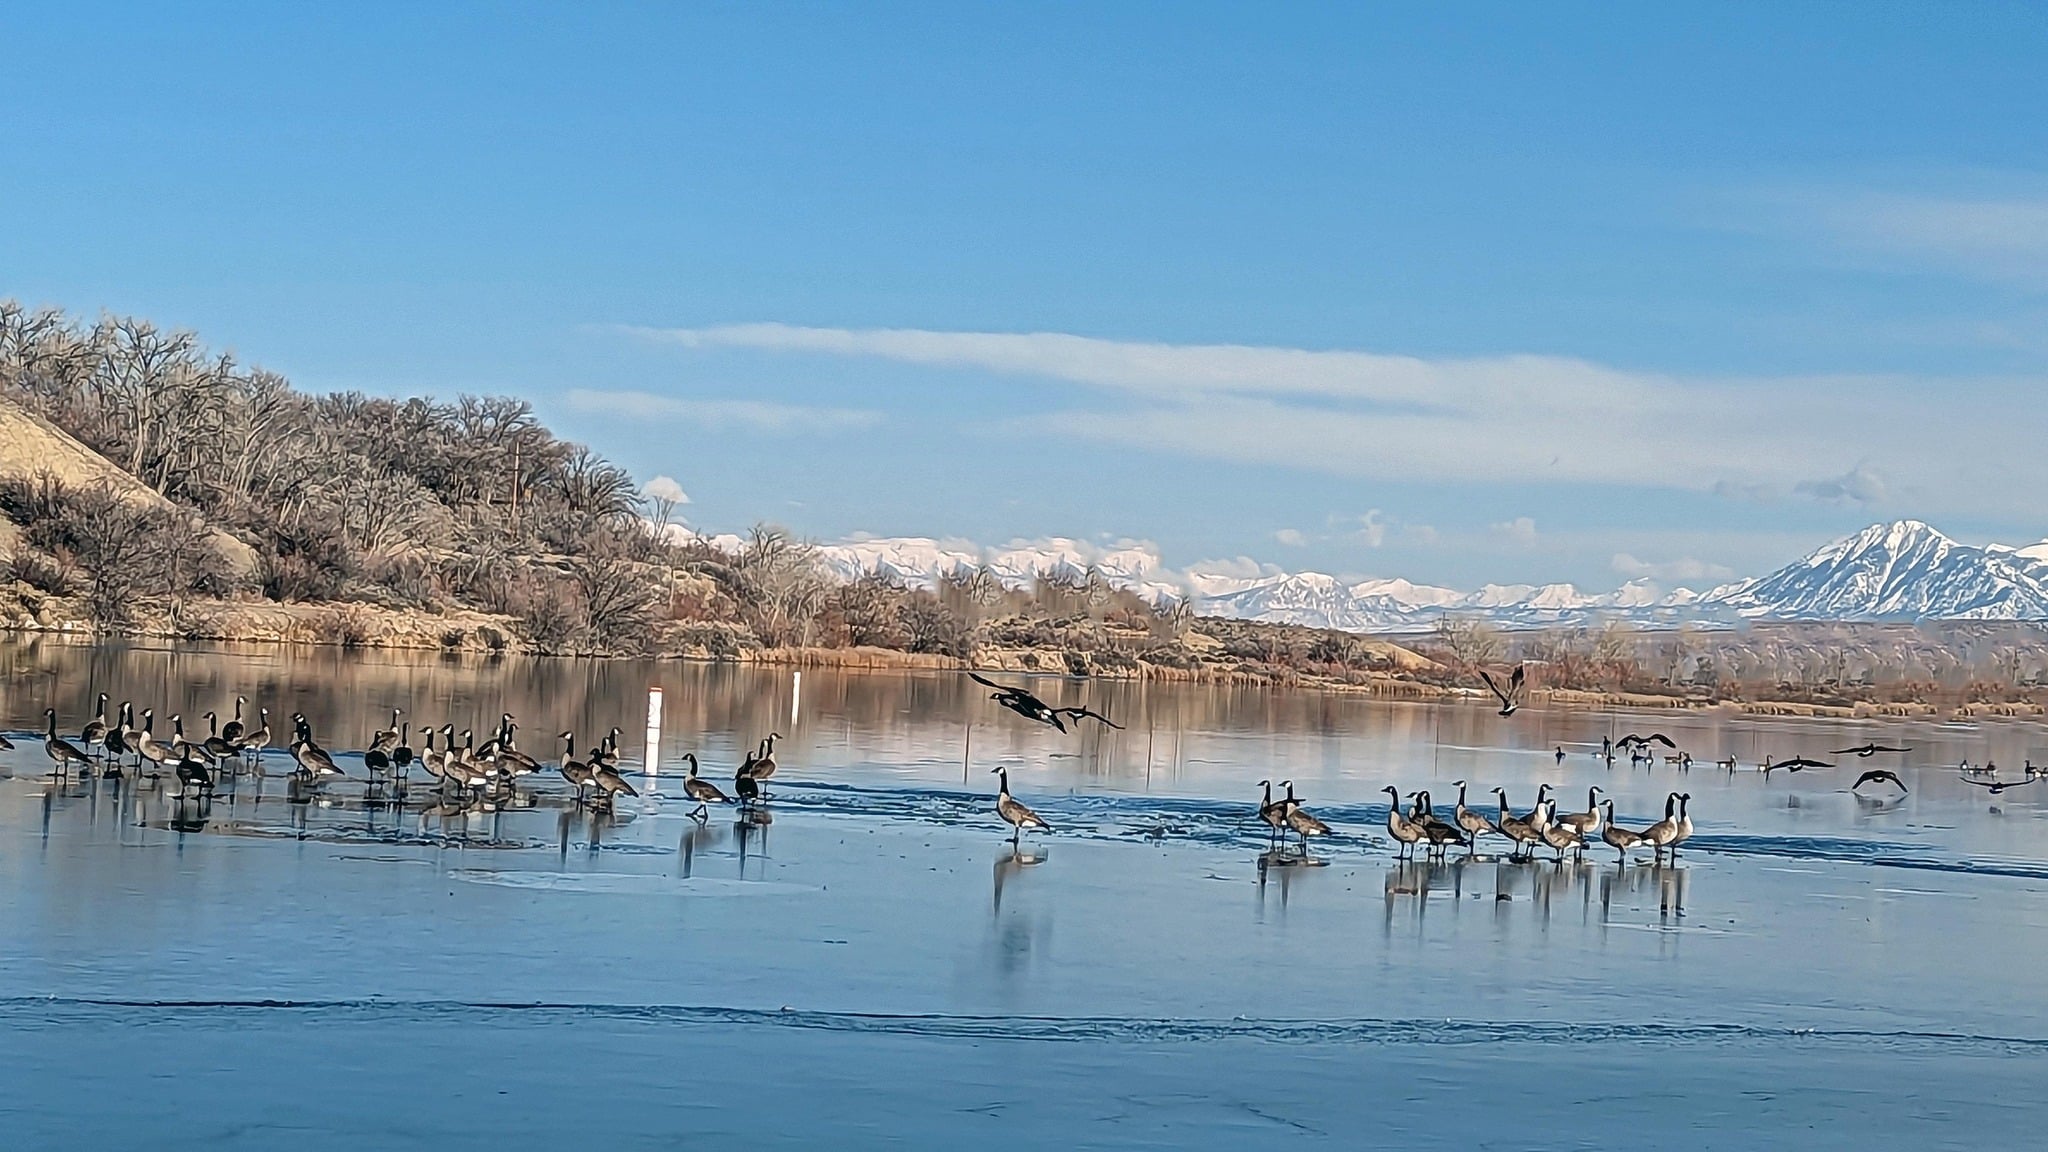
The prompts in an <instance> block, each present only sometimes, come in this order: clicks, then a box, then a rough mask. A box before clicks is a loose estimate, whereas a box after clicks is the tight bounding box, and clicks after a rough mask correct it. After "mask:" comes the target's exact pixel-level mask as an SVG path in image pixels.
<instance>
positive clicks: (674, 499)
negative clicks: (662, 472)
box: [641, 476, 690, 504]
mask: <svg viewBox="0 0 2048 1152" xmlns="http://www.w3.org/2000/svg"><path fill="white" fill-rule="evenodd" d="M641 491H643V492H645V493H647V496H648V498H649V499H651V500H666V501H668V502H669V503H671V504H688V503H689V502H690V494H689V493H688V492H685V491H683V486H682V485H681V484H678V483H676V482H675V480H674V479H672V478H671V477H668V476H656V477H655V478H654V479H652V480H649V481H648V482H647V483H646V484H645V485H643V486H642V487H641Z"/></svg>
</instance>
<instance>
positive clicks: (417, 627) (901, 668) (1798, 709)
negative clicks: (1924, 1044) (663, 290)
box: [0, 604, 2048, 721]
mask: <svg viewBox="0 0 2048 1152" xmlns="http://www.w3.org/2000/svg"><path fill="white" fill-rule="evenodd" d="M212 607H214V608H216V609H217V608H219V607H221V606H219V605H214V606H212ZM230 607H233V608H236V609H238V611H237V612H235V613H233V615H236V616H238V617H241V619H242V622H244V623H246V622H247V620H248V618H249V614H250V613H251V612H253V614H254V615H256V616H258V617H261V618H262V619H265V620H268V621H271V622H272V625H273V626H272V627H267V628H264V629H262V630H261V631H260V632H259V633H258V634H250V630H247V629H235V630H233V631H234V632H235V633H236V634H230V630H229V629H225V628H220V627H217V626H216V627H209V626H207V624H208V623H209V622H210V623H212V624H214V625H218V624H220V623H224V621H223V620H221V619H220V617H221V616H222V615H224V614H222V613H218V612H215V613H210V614H207V613H202V614H197V618H196V619H192V620H188V627H187V628H186V629H184V630H181V631H177V632H173V631H171V630H170V629H169V628H164V627H157V628H144V629H139V630H137V631H135V632H132V633H127V634H123V635H119V636H102V635H99V634H97V633H96V632H95V631H94V630H93V629H91V628H89V627H86V626H84V625H82V624H79V623H78V622H76V621H67V622H61V623H50V624H44V623H39V622H34V621H23V620H19V619H16V620H6V619H4V618H0V643H19V644H24V645H33V644H37V643H43V642H55V643H59V644H64V645H67V646H68V645H76V646H80V647H90V646H94V645H100V644H123V643H138V644H144V645H148V646H151V647H156V646H161V647H162V648H163V649H165V650H172V651H175V650H178V649H180V648H186V649H189V650H194V651H197V650H204V649H207V648H210V647H212V646H215V645H222V646H234V647H244V646H246V647H251V648H265V649H271V650H273V651H275V650H281V649H282V650H289V649H296V648H307V649H328V650H333V651H345V652H359V653H370V652H392V653H406V654H424V653H430V652H433V653H440V654H442V655H444V656H449V657H456V658H464V657H482V658H485V659H499V658H503V657H507V656H511V657H517V658H521V659H533V660H647V661H655V662H663V661H683V662H689V663H701V664H730V665H736V666H746V665H753V666H759V667H772V668H791V669H831V670H842V671H851V672H967V671H978V672H984V673H991V674H995V675H1009V676H1049V675H1057V676H1062V677H1068V678H1076V679H1092V680H1100V681H1105V682H1112V683H1113V682H1149V683H1162V684H1187V685H1197V686H1209V687H1234V688H1250V689H1259V690H1271V691H1275V692H1285V691H1290V690H1298V691H1309V692H1323V693H1330V694H1334V695H1343V696H1364V697H1369V698H1372V699H1380V700H1388V701H1405V702H1412V703H1470V704H1473V705H1480V706H1486V707H1489V708H1490V707H1491V706H1492V705H1491V697H1490V696H1489V695H1488V694H1487V693H1486V691H1485V690H1484V689H1479V688H1470V687H1464V686H1459V685H1446V684H1440V683H1435V682H1431V681H1427V680H1420V679H1415V678H1411V677H1406V676H1401V675H1397V674H1392V673H1383V672H1367V673H1359V672H1349V673H1347V674H1345V675H1343V676H1328V675H1316V674H1305V673H1299V672H1296V671H1294V670H1293V669H1281V670H1280V672H1281V673H1282V674H1275V673H1272V672H1267V671H1263V670H1259V669H1252V668H1246V667H1243V666H1237V667H1226V666H1223V665H1202V666H1198V667H1194V668H1175V667H1169V666H1165V665H1155V664H1150V663H1145V662H1142V661H1135V662H1132V663H1130V664H1128V665H1123V666H1118V667H1113V668H1097V667H1091V668H1090V669H1089V670H1088V671H1087V672H1086V673H1084V674H1080V675H1076V674H1075V673H1073V672H1070V671H1068V670H1067V669H1066V667H1065V660H1064V657H1065V653H1063V652H1055V651H1046V650H1038V649H991V650H988V651H984V652H981V653H978V654H977V655H976V656H975V657H973V658H962V657H957V656H947V655H940V654H934V653H919V652H904V651H899V650H896V649H891V648H874V647H853V648H822V647H808V648H788V647H782V648H745V649H738V650H734V651H727V652H713V651H710V650H708V649H705V648H703V647H701V646H686V647H674V648H668V649H664V650H658V651H650V652H646V653H639V654H633V655H600V654H570V653H543V652H536V651H532V650H530V649H527V648H524V647H521V646H518V645H517V644H516V643H514V642H512V640H511V634H510V632H509V629H508V628H507V625H508V624H509V622H508V621H506V620H505V619H504V618H502V617H490V616H485V615H483V614H481V613H459V614H448V615H445V616H427V615H424V614H420V613H404V612H392V611H389V610H383V609H376V608H371V607H369V606H366V605H353V604H351V605H274V604H260V605H233V606H230ZM334 616H344V617H349V618H352V619H353V620H355V621H356V622H358V623H367V624H368V626H367V627H364V628H362V629H361V630H360V631H349V632H346V633H345V634H343V635H341V636H338V637H337V636H336V635H334V632H333V627H334V626H333V625H328V626H327V627H324V628H323V627H320V626H318V625H319V621H320V620H321V618H322V617H330V618H331V617H334ZM280 621H283V622H285V623H283V624H282V625H281V626H279V624H278V622H280ZM400 623H402V625H403V626H397V627H394V626H393V625H394V624H400ZM380 624H381V625H383V626H382V627H379V626H378V625H380ZM189 625H197V626H196V627H193V626H189ZM494 631H495V632H496V633H497V634H498V635H499V636H501V637H503V639H502V641H501V642H498V643H492V642H491V635H492V633H493V632H494ZM456 632H460V633H462V637H461V639H460V641H459V642H456V643H450V642H449V639H450V637H451V636H452V635H453V634H454V633H456ZM1525 706H1526V707H1529V708H1531V709H1544V710H1557V711H1568V712H1602V711H1630V712H1642V713H1658V712H1664V713H1670V712H1721V713H1724V714H1730V715H1737V716H1755V717H1797V718H1805V719H1815V720H1844V721H1872V720H1897V721H1913V720H1919V721H1928V720H1958V721H1978V720H2016V721H2024V720H2043V719H2048V707H2044V706H2043V705H2042V704H2040V703H2038V702H2034V701H2024V700H2023V701H1983V700H1974V701H1973V700H1960V699H1959V700H1957V701H1955V702H1953V703H1948V702H1943V703H1933V702H1926V701H1907V702H1896V701H1882V700H1858V701H1850V702H1847V703H1841V704H1836V703H1813V702H1806V701H1792V700H1750V699H1743V698H1740V697H1720V696H1705V695H1677V694H1658V693H1643V692H1627V691H1595V690H1583V689H1569V688H1534V689H1532V690H1531V691H1530V692H1529V694H1528V700H1527V703H1526V705H1525Z"/></svg>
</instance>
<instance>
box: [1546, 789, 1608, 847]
mask: <svg viewBox="0 0 2048 1152" xmlns="http://www.w3.org/2000/svg"><path fill="white" fill-rule="evenodd" d="M1555 807H1556V805H1552V808H1553V809H1554V808H1555ZM1557 822H1558V823H1559V824H1562V825H1564V826H1565V827H1567V828H1570V829H1571V830H1572V831H1574V832H1577V833H1578V834H1579V835H1580V836H1582V837H1584V836H1597V835H1599V834H1600V789H1599V788H1598V787H1593V788H1588V789H1586V810H1585V811H1584V812H1567V813H1565V814H1564V815H1562V816H1559V817H1557Z"/></svg>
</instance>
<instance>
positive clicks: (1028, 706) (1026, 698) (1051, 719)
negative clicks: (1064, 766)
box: [967, 672, 1123, 732]
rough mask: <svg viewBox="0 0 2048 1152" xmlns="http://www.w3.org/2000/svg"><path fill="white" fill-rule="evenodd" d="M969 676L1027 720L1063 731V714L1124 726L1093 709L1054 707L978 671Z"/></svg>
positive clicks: (1073, 717)
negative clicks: (992, 690) (989, 689)
mask: <svg viewBox="0 0 2048 1152" xmlns="http://www.w3.org/2000/svg"><path fill="white" fill-rule="evenodd" d="M967 678H968V679H970V680H972V681H974V682H975V683H976V684H981V685H984V686H986V687H989V688H993V689H995V691H994V692H992V693H990V694H989V699H991V700H993V701H995V702H996V703H998V704H1000V705H1002V706H1003V707H1005V708H1008V709H1009V710H1010V711H1012V712H1015V713H1016V714H1017V715H1019V716H1022V717H1023V718H1025V719H1026V720H1036V721H1038V722H1039V723H1040V724H1046V725H1050V726H1051V727H1054V728H1057V729H1059V730H1060V731H1062V732H1065V731H1066V730H1067V725H1066V723H1065V721H1063V720H1061V719H1060V717H1062V716H1066V717H1071V718H1072V719H1075V720H1083V719H1088V720H1100V721H1102V722H1103V723H1104V724H1107V725H1109V726H1110V727H1111V728H1118V729H1121V728H1122V727H1123V725H1121V724H1118V723H1117V722H1115V721H1114V720H1111V719H1110V718H1109V717H1107V716H1104V715H1103V714H1102V713H1100V712H1097V711H1094V710H1093V709H1089V708H1054V707H1052V706H1050V705H1048V704H1047V703H1046V702H1045V701H1043V700H1040V699H1039V698H1038V697H1036V696H1033V695H1032V694H1031V693H1029V692H1027V691H1025V690H1024V689H1022V688H1011V687H1008V686H1006V685H1002V684H998V683H996V682H995V681H993V680H990V679H988V678H987V677H985V676H983V675H981V674H980V673H978V672H969V673H968V674H967Z"/></svg>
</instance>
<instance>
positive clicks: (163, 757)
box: [0, 692, 782, 821]
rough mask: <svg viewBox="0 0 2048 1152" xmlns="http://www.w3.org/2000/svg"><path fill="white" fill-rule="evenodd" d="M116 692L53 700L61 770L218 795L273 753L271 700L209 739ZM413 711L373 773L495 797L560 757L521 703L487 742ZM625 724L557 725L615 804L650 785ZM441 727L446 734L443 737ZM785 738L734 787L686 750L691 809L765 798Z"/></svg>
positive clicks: (321, 769)
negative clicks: (69, 714) (526, 724)
mask: <svg viewBox="0 0 2048 1152" xmlns="http://www.w3.org/2000/svg"><path fill="white" fill-rule="evenodd" d="M107 701H108V697H107V694H106V693H104V692H102V693H100V694H99V697H98V702H97V710H96V712H95V714H94V716H93V718H92V719H91V720H89V721H87V722H86V723H85V725H84V726H83V727H81V728H80V729H79V731H78V736H77V737H76V739H71V738H67V737H65V736H63V735H61V734H60V733H59V732H58V725H57V710H56V709H55V708H45V709H43V716H44V720H45V722H46V724H45V729H44V735H43V752H44V754H45V755H46V756H48V757H49V759H50V762H51V770H52V772H53V773H54V774H55V775H56V776H57V777H58V778H59V779H67V778H69V777H70V776H71V774H72V773H73V772H76V773H77V774H78V775H80V776H81V777H85V776H88V775H90V774H92V773H93V772H95V771H97V772H98V773H99V774H100V776H101V778H103V779H121V778H123V777H124V776H126V775H127V774H128V773H129V772H130V771H132V772H133V773H134V774H135V776H136V777H137V779H139V780H142V781H147V782H149V783H151V784H158V783H160V782H161V781H162V780H163V779H164V778H165V777H166V776H168V777H169V778H170V779H172V780H174V781H175V782H176V785H177V788H178V791H179V795H181V796H207V795H210V794H211V793H212V792H213V791H214V789H215V787H216V785H217V783H218V781H219V778H220V776H221V775H222V774H224V773H225V774H227V775H229V776H233V775H236V774H237V773H238V772H239V771H241V770H242V769H244V768H247V769H249V770H251V771H256V772H261V771H262V770H263V760H262V758H263V755H264V753H265V752H267V751H269V750H270V749H271V748H272V746H273V741H274V737H273V734H272V732H271V725H270V710H269V709H268V708H259V709H257V719H256V721H255V724H254V726H253V727H251V726H250V725H249V723H247V722H246V721H245V720H244V718H243V717H244V710H245V709H246V708H247V706H248V700H247V698H246V697H242V696H237V697H235V705H234V714H233V716H232V717H231V718H230V719H228V720H227V721H226V722H225V723H222V722H221V721H220V718H219V714H218V713H215V712H207V713H205V714H204V719H205V720H206V726H207V734H206V736H205V737H204V738H202V739H193V738H191V737H189V736H187V735H186V734H185V722H184V717H183V716H182V715H177V714H173V715H171V716H170V717H168V718H167V719H168V722H169V725H170V728H171V734H170V737H169V738H168V739H159V738H158V736H157V734H156V712H155V710H154V709H151V708H144V709H143V710H142V722H141V725H140V726H139V727H138V726H137V725H136V722H135V708H134V705H133V704H132V703H130V702H127V701H123V702H122V704H121V706H120V708H119V709H118V711H116V713H115V719H114V720H113V721H112V722H109V721H108V720H107ZM404 716H405V712H404V710H403V709H399V708H393V709H392V710H391V720H390V724H389V726H387V727H383V728H379V729H377V730H376V731H375V732H373V733H372V734H371V736H370V742H369V744H368V746H367V747H365V748H364V749H363V750H362V752H361V757H362V761H363V766H364V768H365V769H366V770H367V771H368V773H369V783H370V784H371V785H372V786H374V787H387V788H390V789H391V790H393V792H394V793H396V794H398V795H400V796H403V794H404V792H405V790H406V789H407V788H408V787H409V786H410V785H411V783H412V780H413V777H412V773H413V771H414V769H418V770H419V771H420V772H423V773H424V774H425V775H426V776H427V777H428V779H429V780H430V781H431V783H430V784H429V787H434V788H438V789H440V791H441V792H442V794H443V796H444V798H449V799H457V800H461V801H463V802H465V803H473V804H478V805H489V804H491V803H492V802H493V801H495V800H498V799H502V798H503V797H504V796H506V795H507V794H508V793H509V792H510V791H511V790H512V789H513V788H514V786H515V785H516V783H517V781H519V780H520V779H521V778H523V777H526V776H530V775H532V774H534V773H536V772H541V771H543V770H545V769H546V768H547V767H548V765H545V764H543V763H542V762H540V761H538V760H536V759H534V758H533V757H532V756H530V755H528V754H527V753H526V752H524V751H522V750H521V749H520V748H519V743H518V733H519V723H518V721H517V720H516V719H515V718H514V717H513V715H512V714H511V713H510V712H506V713H503V714H502V715H500V716H499V718H498V721H497V724H496V725H495V727H494V729H493V731H492V733H491V735H490V737H489V738H488V739H486V740H485V741H484V742H483V743H482V744H478V743H477V741H476V736H475V733H474V731H473V730H471V729H467V728H465V729H462V730H460V731H459V732H458V731H457V729H456V727H455V725H454V724H453V723H444V724H442V725H441V726H440V727H439V728H436V727H434V726H432V725H425V726H422V727H421V728H420V729H419V732H420V735H421V737H422V744H421V746H420V747H419V748H417V749H416V748H414V747H413V744H412V740H413V727H412V724H411V722H410V721H407V720H405V719H404V718H403V717H404ZM291 726H292V737H291V739H290V741H289V742H287V743H286V745H285V749H286V751H287V752H289V753H290V755H291V758H292V761H293V763H294V764H295V765H296V767H295V769H294V770H293V775H294V776H296V777H297V778H299V779H300V780H303V781H305V782H307V783H310V784H314V785H318V784H321V783H324V782H326V781H329V780H335V779H343V778H348V776H349V774H348V772H346V771H345V770H344V769H343V768H342V767H341V766H340V765H339V764H338V763H336V760H335V754H334V753H332V752H330V751H328V750H327V749H326V748H325V747H323V746H322V745H321V744H320V742H319V740H318V739H317V738H316V737H315V736H314V734H313V726H312V724H311V723H310V722H309V721H308V720H307V719H306V717H305V716H304V715H302V714H299V713H293V714H292V725H291ZM621 732H622V729H619V728H616V727H615V728H613V729H612V730H611V731H610V732H608V733H606V734H605V736H604V737H603V739H601V740H599V741H598V742H597V744H595V745H594V746H592V747H591V748H590V750H589V751H588V752H587V753H586V754H585V756H584V758H582V759H578V758H577V755H576V734H575V733H574V732H563V733H561V734H560V735H559V736H557V737H556V739H558V740H560V741H561V742H562V752H561V757H560V759H559V760H558V761H557V762H556V763H555V764H554V765H553V768H554V770H555V771H556V772H558V773H560V775H561V777H562V779H563V780H564V781H565V782H566V783H568V784H569V786H570V787H571V788H573V789H574V790H575V795H576V802H577V803H578V804H579V805H584V804H588V805H590V806H592V807H595V808H609V807H610V806H611V805H612V803H613V801H614V800H616V799H617V798H618V797H619V796H621V795H625V796H638V795H639V794H640V793H639V791H638V790H637V789H636V788H634V787H633V785H632V784H631V783H630V782H629V781H628V780H627V779H626V778H625V776H624V775H623V774H622V773H621V771H620V767H619V735H620V733H621ZM436 737H438V738H439V739H440V741H441V743H440V745H439V746H438V747H437V746H436V745H435V739H436ZM780 739H782V734H781V733H779V732H771V733H769V734H768V735H767V736H766V737H765V738H763V739H762V740H761V741H760V742H759V743H757V744H756V745H755V746H754V747H753V749H752V750H750V751H749V752H748V753H747V755H746V758H745V759H744V760H743V761H742V762H741V764H740V766H739V768H738V770H737V771H735V772H734V774H733V795H732V796H730V797H729V796H727V795H726V793H725V791H724V790H723V789H721V788H719V786H718V785H717V784H714V783H712V782H711V781H710V780H708V779H705V778H704V777H703V776H702V775H700V774H699V768H698V764H697V757H696V754H695V753H691V754H689V755H688V756H686V757H685V759H686V760H687V761H688V762H689V765H690V770H689V774H688V775H687V776H685V777H684V779H683V791H684V794H685V795H687V796H688V797H689V798H690V799H692V800H695V801H697V808H696V810H695V811H693V812H692V813H691V814H690V815H691V816H692V817H693V818H695V819H697V820H699V821H702V820H705V819H708V818H709V811H710V808H709V806H710V805H712V804H733V803H737V804H738V805H739V806H741V807H747V806H750V805H752V804H754V803H756V802H758V801H759V800H760V799H762V798H763V797H764V793H763V792H762V790H761V783H762V781H765V780H767V779H769V778H770V777H772V776H774V775H775V770H776V760H775V742H776V741H777V740H780ZM12 747H13V744H12V743H11V742H10V741H8V740H7V738H6V737H5V736H0V749H6V748H12ZM131 757H132V762H131V759H130V758H131Z"/></svg>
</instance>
